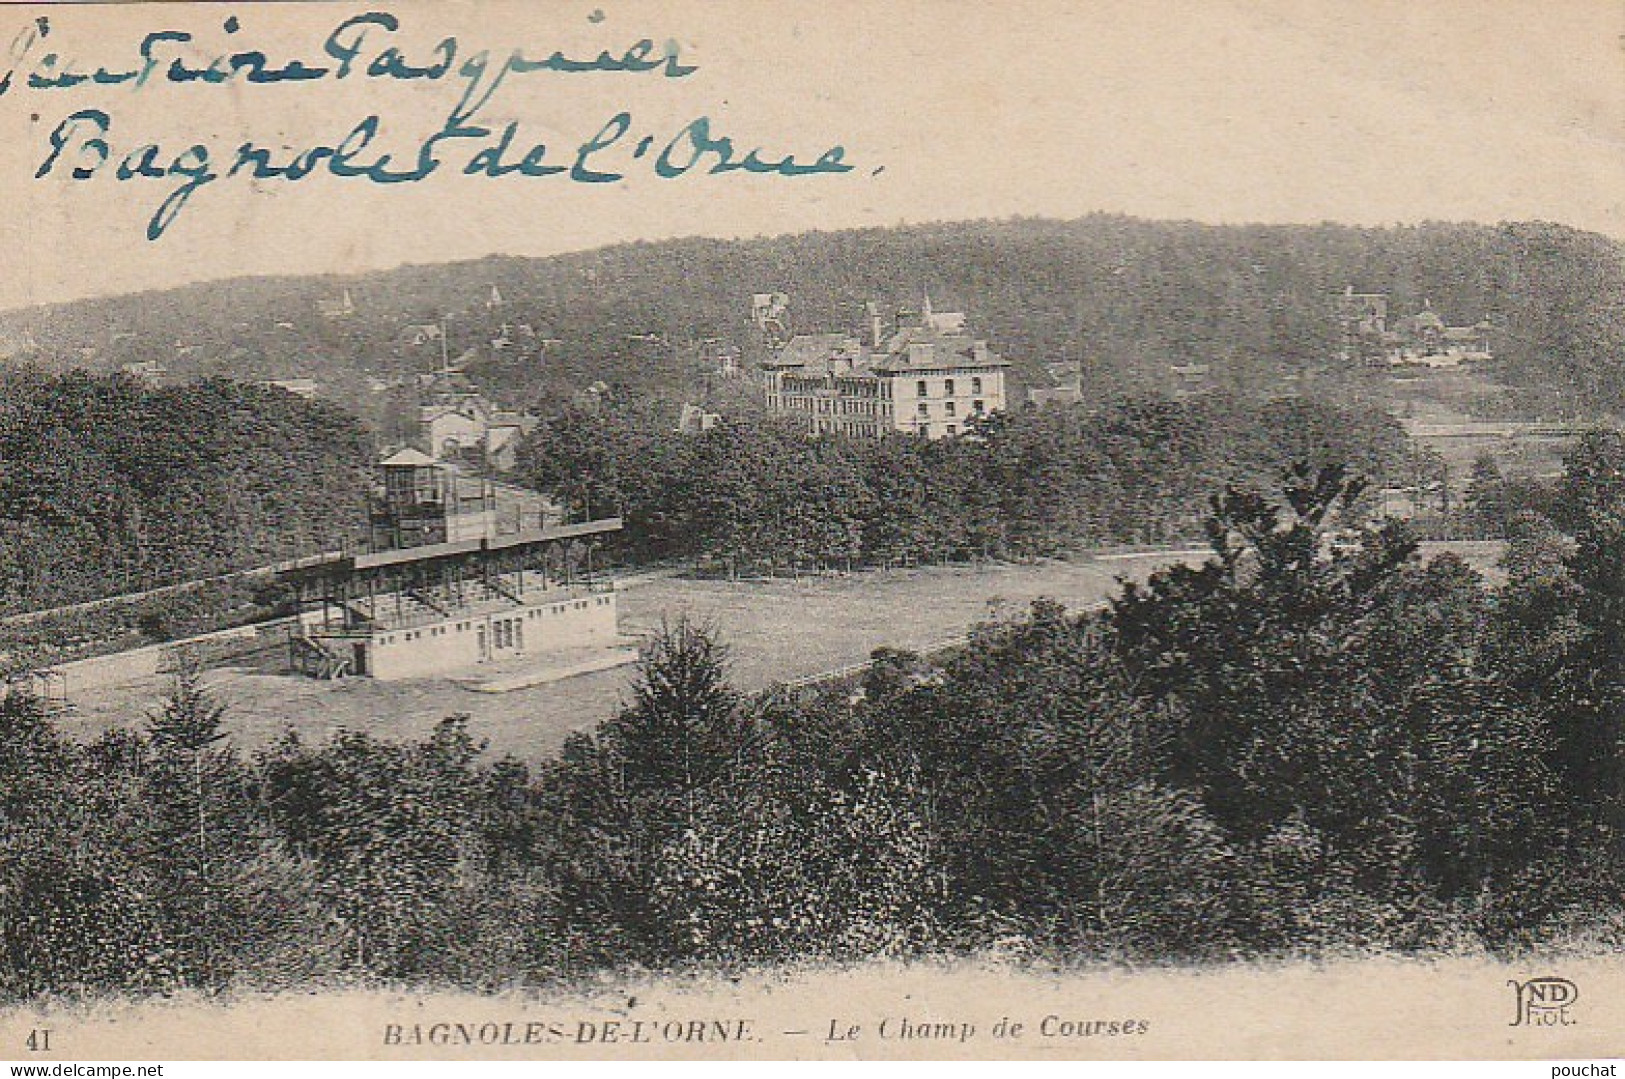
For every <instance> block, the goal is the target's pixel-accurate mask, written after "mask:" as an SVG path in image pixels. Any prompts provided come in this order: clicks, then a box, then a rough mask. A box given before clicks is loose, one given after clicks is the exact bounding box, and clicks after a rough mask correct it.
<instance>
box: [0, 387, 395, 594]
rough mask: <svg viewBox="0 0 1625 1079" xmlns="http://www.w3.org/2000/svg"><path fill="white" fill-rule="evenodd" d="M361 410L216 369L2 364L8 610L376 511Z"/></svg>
mask: <svg viewBox="0 0 1625 1079" xmlns="http://www.w3.org/2000/svg"><path fill="white" fill-rule="evenodd" d="M370 456H371V454H370V449H369V445H368V443H367V440H366V438H365V435H364V433H363V431H362V430H361V428H360V427H359V425H358V424H357V423H356V421H355V420H354V418H353V417H351V416H349V415H348V414H347V413H345V412H343V411H341V410H339V409H337V408H334V407H332V406H331V405H326V404H322V403H318V402H310V401H305V400H302V399H300V398H298V397H295V396H294V395H292V394H289V393H286V392H284V391H282V390H276V389H267V388H262V387H258V386H251V385H244V384H240V383H234V382H227V381H224V380H213V379H211V380H206V381H202V382H195V383H189V384H186V385H180V386H174V387H166V388H159V389H152V388H147V387H144V386H142V385H141V384H139V383H137V382H135V381H133V380H131V379H127V378H123V377H121V376H95V375H90V374H85V373H72V374H67V375H61V376H54V375H46V374H43V373H40V372H37V371H32V370H28V369H14V370H8V371H6V372H5V373H4V374H3V375H0V612H5V611H13V610H28V609H33V608H39V607H45V606H52V605H56V604H62V603H71V602H74V601H76V600H82V599H88V598H93V597H98V596H104V595H109V594H112V593H116V592H120V591H131V590H134V589H138V588H143V587H150V586H152V585H155V584H162V583H167V582H169V581H173V580H177V579H181V578H186V577H197V576H203V575H206V574H209V573H218V572H221V571H224V570H229V569H238V568H242V567H245V566H254V565H260V564H264V563H266V562H269V561H272V560H273V559H276V558H283V557H288V556H289V555H291V554H295V553H304V552H308V551H309V550H311V549H313V548H315V547H319V546H320V545H321V544H324V543H326V544H333V543H336V542H337V541H338V540H339V538H340V537H343V536H345V535H347V534H349V533H350V532H351V531H353V530H354V529H355V527H356V526H357V525H358V524H360V523H362V522H364V521H365V517H364V516H363V511H362V507H363V504H364V503H363V500H364V498H365V495H366V491H367V484H368V482H369V481H370V475H369V473H368V471H367V469H368V465H369V460H370Z"/></svg>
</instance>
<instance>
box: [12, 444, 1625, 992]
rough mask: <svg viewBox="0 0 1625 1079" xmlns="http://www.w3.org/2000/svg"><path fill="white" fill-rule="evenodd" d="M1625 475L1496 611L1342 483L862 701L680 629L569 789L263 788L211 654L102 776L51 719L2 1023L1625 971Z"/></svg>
mask: <svg viewBox="0 0 1625 1079" xmlns="http://www.w3.org/2000/svg"><path fill="white" fill-rule="evenodd" d="M1622 477H1625V436H1621V435H1620V434H1619V433H1617V432H1615V433H1606V434H1596V435H1592V436H1589V437H1587V438H1586V439H1584V440H1583V441H1582V442H1581V443H1580V445H1579V446H1578V447H1577V448H1576V450H1575V451H1574V453H1573V454H1572V455H1571V458H1570V461H1569V465H1568V470H1567V473H1566V475H1565V476H1564V478H1563V481H1562V482H1561V484H1560V485H1559V488H1558V490H1557V492H1556V498H1555V499H1554V501H1553V503H1552V516H1551V517H1537V516H1535V515H1533V514H1527V515H1525V516H1526V519H1524V520H1523V521H1522V522H1521V523H1520V525H1519V527H1518V528H1517V529H1516V530H1515V534H1514V538H1513V539H1512V541H1511V544H1510V547H1509V551H1508V555H1507V561H1506V568H1507V571H1508V580H1507V581H1506V583H1505V585H1504V586H1501V587H1499V588H1497V589H1491V588H1488V587H1487V586H1486V585H1485V583H1484V581H1483V580H1481V579H1480V578H1479V577H1478V576H1477V575H1476V574H1475V573H1474V572H1473V571H1472V570H1471V569H1469V568H1468V567H1467V566H1466V565H1465V564H1464V563H1462V562H1461V561H1459V560H1458V559H1456V558H1454V557H1452V556H1441V557H1438V558H1435V559H1433V560H1432V561H1431V562H1426V563H1423V562H1421V561H1420V560H1419V559H1418V558H1417V556H1416V548H1415V543H1414V541H1413V540H1412V539H1411V538H1410V537H1409V536H1408V535H1407V534H1406V532H1405V530H1404V528H1403V526H1401V525H1398V524H1393V523H1390V524H1386V525H1382V526H1375V525H1368V526H1361V525H1359V524H1358V522H1359V521H1360V520H1363V519H1364V518H1363V516H1362V515H1361V514H1359V513H1358V512H1350V510H1349V507H1350V506H1351V505H1352V504H1353V503H1354V502H1355V501H1356V500H1357V498H1358V495H1359V482H1358V481H1357V480H1354V479H1350V478H1349V477H1348V475H1347V474H1346V473H1345V472H1344V470H1343V469H1342V468H1341V467H1339V466H1337V465H1335V464H1334V465H1328V466H1326V467H1322V468H1311V467H1308V466H1298V467H1295V468H1293V469H1290V470H1288V472H1287V473H1286V474H1285V476H1284V480H1283V482H1282V484H1281V485H1280V487H1279V489H1278V490H1277V491H1275V492H1274V493H1269V492H1260V491H1258V490H1255V489H1250V488H1242V487H1235V486H1231V487H1226V488H1224V489H1222V490H1219V491H1216V492H1214V497H1213V500H1212V503H1211V513H1210V515H1209V517H1208V519H1207V526H1206V531H1207V536H1208V540H1209V543H1210V545H1211V549H1212V555H1211V557H1210V558H1209V559H1208V560H1207V561H1206V562H1205V563H1203V564H1201V565H1186V566H1178V567H1172V568H1168V569H1165V570H1163V571H1160V572H1158V573H1156V574H1155V575H1153V576H1152V577H1151V578H1150V580H1149V581H1147V582H1146V583H1144V584H1140V585H1135V584H1128V583H1125V584H1124V585H1122V586H1121V588H1120V590H1119V592H1118V593H1117V595H1116V596H1115V597H1114V598H1113V599H1112V600H1111V602H1110V604H1109V606H1108V607H1107V608H1106V609H1104V610H1101V611H1096V612H1089V613H1081V614H1080V613H1069V612H1066V611H1064V610H1062V609H1061V608H1059V607H1057V606H1056V605H1054V604H1050V603H1045V602H1039V603H1037V604H1035V605H1034V606H1033V608H1032V609H1031V610H1030V611H1029V612H1028V613H1026V614H1024V615H1023V616H1021V617H1017V618H1012V619H1008V620H1003V621H998V622H993V623H989V624H986V625H983V626H981V627H979V628H978V629H977V630H976V632H975V633H974V634H973V635H972V637H971V639H970V641H969V643H968V644H967V645H965V646H964V647H962V648H960V649H958V650H956V651H955V652H954V653H952V654H946V655H942V656H934V657H922V656H916V655H910V654H906V653H899V652H895V651H887V650H881V651H879V652H877V653H876V654H875V656H874V658H873V661H872V663H871V664H870V665H869V667H868V669H867V670H866V671H865V672H864V673H863V674H862V675H861V677H858V678H856V679H855V680H853V681H851V682H848V683H844V684H836V685H830V686H825V687H822V688H816V689H810V690H798V691H794V692H791V691H783V690H780V691H772V692H769V693H767V694H764V695H760V696H757V697H746V696H744V695H742V694H740V693H739V692H737V691H736V690H734V689H733V688H732V686H731V685H730V683H729V680H728V663H727V650H726V642H725V633H726V627H722V630H721V634H720V635H719V632H718V630H717V628H716V627H707V626H696V625H693V624H690V623H687V622H677V623H674V624H670V625H667V626H665V627H664V628H663V630H662V631H661V632H660V633H659V634H658V635H657V636H656V637H655V639H654V640H652V641H651V643H650V644H649V646H648V647H647V649H646V651H645V654H644V657H643V660H642V665H641V668H640V673H639V677H638V679H637V681H636V684H635V687H634V691H633V693H632V694H631V696H630V697H629V698H628V699H627V700H626V701H625V702H624V703H623V705H622V706H621V707H620V708H619V710H618V711H617V712H616V713H615V714H613V715H611V716H608V717H606V718H605V719H604V721H603V722H602V723H600V724H599V725H598V726H597V727H596V728H595V729H593V730H591V731H586V732H583V733H580V734H578V735H576V736H574V737H573V738H572V739H571V741H570V742H569V743H568V744H567V746H566V748H565V750H564V751H563V753H562V755H561V756H560V757H558V758H557V759H556V760H554V761H552V762H550V763H547V764H544V765H542V766H539V767H537V768H535V769H530V768H528V767H527V766H525V765H522V764H520V763H518V762H515V761H512V760H501V761H488V760H485V759H483V758H482V756H481V750H480V746H479V745H478V744H477V743H476V742H475V741H474V739H473V738H472V737H471V736H470V734H469V732H468V730H467V727H466V724H465V723H464V722H463V721H462V720H459V719H457V718H455V717H453V718H451V719H448V720H447V721H446V722H445V723H444V724H443V725H442V726H441V727H440V729H439V730H438V731H437V732H436V733H435V734H434V735H433V736H432V737H431V738H429V739H428V740H426V741H422V742H418V743H391V742H383V741H379V740H375V739H373V738H370V737H368V736H365V735H361V734H356V733H344V734H339V735H336V736H334V737H332V738H331V739H329V740H328V741H326V742H324V743H321V744H309V743H306V742H304V741H302V740H300V739H299V738H297V737H295V736H293V735H292V734H289V735H288V736H287V737H286V738H284V739H283V740H282V741H281V742H279V743H276V744H274V745H272V746H271V747H269V748H267V749H265V750H262V751H258V752H255V753H253V754H252V755H244V754H242V753H240V752H239V751H238V750H237V749H235V748H233V746H232V745H231V743H230V742H229V741H223V740H221V724H222V722H223V720H224V718H225V717H226V715H227V714H228V711H229V707H230V704H229V702H227V701H219V700H215V699H213V698H212V697H211V696H210V693H209V691H208V690H207V689H206V688H204V687H203V684H202V683H201V682H200V680H199V677H198V672H197V670H196V668H195V667H194V666H192V665H190V664H188V663H186V662H181V663H180V664H179V665H178V668H177V671H176V674H175V676H174V685H173V687H172V690H171V692H170V694H169V697H168V700H167V703H166V705H165V707H164V708H163V709H162V710H161V711H159V712H157V713H155V714H153V715H152V716H151V717H150V718H149V720H148V722H147V723H146V724H145V725H144V726H143V727H142V728H140V729H134V730H121V731H114V732H111V733H108V734H106V735H104V736H103V737H101V738H99V739H97V740H96V741H95V742H92V743H89V744H81V743H76V742H73V741H70V740H67V739H65V738H64V737H63V736H62V735H60V734H59V733H58V732H57V731H55V730H54V729H53V728H52V727H51V725H50V723H49V722H48V721H47V720H46V719H45V718H44V717H43V716H42V714H41V713H40V711H39V709H38V707H37V706H36V704H35V703H34V702H33V701H31V700H30V699H29V698H28V697H27V696H25V695H21V694H16V693H13V694H12V695H10V696H8V697H7V698H5V700H4V701H3V703H0V998H4V999H9V1000H20V999H28V998H33V997H37V996H39V995H41V994H79V993H98V992H107V991H124V992H137V993H145V992H163V991H168V990H171V989H174V988H177V987H182V986H201V987H205V988H208V989H212V990H219V989H232V990H249V989H261V988H271V989H274V988H288V987H294V986H297V987H300V988H311V987H314V986H318V985H322V984H340V983H342V984H348V985H353V984H355V983H356V982H357V980H360V981H362V982H369V981H371V982H386V983H393V984H402V983H406V984H415V985H439V986H451V985H458V986H469V987H478V988H493V987H504V986H513V985H521V984H532V983H537V982H545V981H550V980H554V979H560V978H565V979H568V978H578V977H581V976H583V975H588V974H592V973H594V972H603V971H624V970H627V969H660V970H667V969H693V968H695V967H702V968H707V969H715V968H717V967H719V966H720V967H722V968H725V969H726V968H733V967H737V966H738V965H740V964H755V963H770V962H775V961H782V960H794V961H797V962H807V961H816V960H820V959H836V960H853V959H863V958H867V957H874V956H894V957H895V956H904V957H906V956H915V955H956V954H967V953H977V952H980V951H982V950H983V949H987V948H991V947H997V948H999V949H1000V950H1002V951H1003V952H1004V953H1005V954H1009V952H1010V951H1011V950H1012V949H1014V950H1015V951H1016V952H1017V953H1018V954H1026V955H1028V956H1032V957H1036V958H1038V959H1041V960H1051V959H1052V960H1058V961H1061V962H1096V961H1131V962H1144V961H1192V960H1196V961H1207V960H1228V959H1234V958H1238V957H1259V956H1324V955H1328V954H1333V953H1346V952H1348V951H1351V950H1352V951H1366V950H1378V951H1387V952H1399V953H1420V954H1428V955H1436V954H1441V953H1444V952H1451V951H1471V952H1481V951H1485V950H1488V951H1491V952H1496V953H1507V952H1518V951H1520V950H1522V949H1527V948H1540V947H1544V946H1549V945H1561V946H1565V947H1569V946H1580V947H1586V948H1618V947H1619V946H1620V945H1621V943H1625V938H1622V934H1625V905H1622V903H1621V896H1622V894H1625V861H1622V858H1621V850H1622V847H1621V828H1622V827H1625V749H1622V745H1625V742H1622V738H1621V735H1622V730H1621V717H1622V716H1625V652H1622V651H1621V650H1620V649H1619V648H1618V641H1619V640H1620V636H1621V633H1622V632H1625V621H1622V619H1625V610H1622V608H1621V605H1620V603H1619V598H1618V582H1619V580H1620V573H1621V565H1622V562H1625V480H1622ZM1350 529H1355V530H1357V532H1358V536H1357V538H1356V539H1355V540H1353V541H1350V539H1349V535H1350V531H1349V530H1350ZM1333 537H1340V538H1337V539H1335V540H1334V538H1333Z"/></svg>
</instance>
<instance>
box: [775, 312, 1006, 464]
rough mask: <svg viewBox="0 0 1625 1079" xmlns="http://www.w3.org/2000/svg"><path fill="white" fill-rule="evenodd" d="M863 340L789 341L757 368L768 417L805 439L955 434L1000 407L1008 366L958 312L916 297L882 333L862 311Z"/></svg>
mask: <svg viewBox="0 0 1625 1079" xmlns="http://www.w3.org/2000/svg"><path fill="white" fill-rule="evenodd" d="M868 311H869V332H868V339H867V340H866V341H862V340H859V339H858V338H856V337H853V336H850V335H848V334H844V333H812V334H796V335H795V336H793V337H791V338H790V339H789V341H787V342H786V343H785V344H784V345H783V347H781V348H779V349H778V350H777V351H776V352H774V353H773V355H772V356H771V357H770V358H769V359H768V360H767V361H765V362H764V363H763V365H762V367H763V388H764V391H765V395H766V403H767V408H768V410H769V411H771V412H776V413H780V414H783V415H789V416H795V417H797V418H800V419H804V420H805V421H806V423H807V426H808V429H809V430H810V431H812V432H814V433H823V432H832V433H836V434H845V435H854V436H859V437H865V436H866V437H871V438H875V437H879V436H880V435H882V434H884V433H885V432H888V431H903V432H908V433H912V434H918V435H922V436H924V437H926V438H942V437H945V436H951V435H956V434H959V433H960V432H962V431H964V430H965V427H966V424H967V423H968V422H970V421H973V420H976V419H980V418H983V417H986V416H988V415H990V414H992V413H994V412H999V411H1002V410H1003V409H1004V408H1005V407H1006V401H1005V384H1004V383H1005V378H1004V376H1005V368H1007V367H1009V366H1010V364H1009V361H1007V360H1005V359H1004V358H1003V357H1002V356H1000V355H999V354H998V353H996V352H994V351H992V350H991V349H990V348H989V347H988V344H987V342H986V341H984V340H981V339H979V338H976V337H973V336H971V334H970V333H968V332H967V330H966V327H965V315H964V314H963V313H962V312H959V311H946V312H936V311H933V310H932V309H931V298H930V297H929V296H926V297H925V302H924V303H923V305H922V307H921V311H920V314H919V317H918V321H917V322H915V323H913V324H909V325H904V324H902V323H903V317H902V314H901V313H899V317H898V323H899V325H898V326H897V328H896V329H895V330H894V332H892V333H891V334H889V335H887V334H886V333H885V332H884V329H883V323H882V318H881V315H880V310H879V307H878V306H877V305H874V304H870V305H869V308H868Z"/></svg>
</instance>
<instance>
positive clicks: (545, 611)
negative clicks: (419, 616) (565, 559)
mask: <svg viewBox="0 0 1625 1079" xmlns="http://www.w3.org/2000/svg"><path fill="white" fill-rule="evenodd" d="M608 603H609V599H608V598H607V597H604V596H597V597H594V598H593V599H590V600H587V599H578V600H575V601H574V602H571V603H555V604H553V605H552V606H550V607H536V608H532V609H531V610H529V611H526V612H525V613H524V614H523V615H520V616H519V617H518V618H512V619H497V620H496V621H495V622H493V623H492V625H493V626H494V627H495V629H496V637H497V647H498V648H510V647H514V642H515V641H517V642H519V646H521V647H522V646H523V643H524V639H525V638H524V629H523V627H522V626H520V622H521V620H522V619H524V618H543V617H545V616H547V615H550V614H562V613H564V612H565V611H566V610H569V609H570V608H572V607H573V608H575V609H576V610H578V611H584V610H586V609H587V608H588V607H590V606H594V605H596V606H599V607H603V606H605V605H607V604H608ZM473 627H475V623H473V622H458V623H456V624H455V625H451V624H447V625H443V626H429V627H427V628H425V629H408V630H401V631H400V632H398V633H385V634H383V635H382V636H380V637H379V638H378V643H379V644H380V645H385V644H392V643H394V641H395V639H396V638H397V637H398V638H400V640H401V641H403V642H405V641H416V640H421V639H422V637H423V635H424V634H428V635H429V636H430V637H444V636H446V635H447V634H449V633H451V632H452V631H453V630H455V631H456V632H458V633H466V632H468V630H469V629H470V628H473ZM504 627H506V628H504ZM516 627H518V628H516ZM504 640H507V641H508V642H509V643H508V644H503V643H502V642H503V641H504Z"/></svg>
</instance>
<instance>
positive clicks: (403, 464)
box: [378, 446, 442, 468]
mask: <svg viewBox="0 0 1625 1079" xmlns="http://www.w3.org/2000/svg"><path fill="white" fill-rule="evenodd" d="M378 465H379V467H380V468H439V467H442V466H441V464H440V462H439V461H436V460H435V459H434V458H433V457H430V456H429V455H428V454H426V453H424V452H423V451H422V450H417V449H413V448H412V447H411V446H408V447H406V448H405V449H402V450H396V451H395V452H394V453H392V454H390V455H389V456H388V457H385V458H384V459H383V460H382V461H380V462H378Z"/></svg>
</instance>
